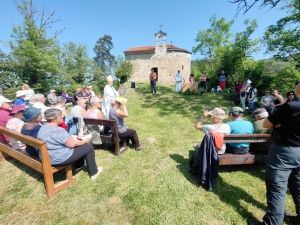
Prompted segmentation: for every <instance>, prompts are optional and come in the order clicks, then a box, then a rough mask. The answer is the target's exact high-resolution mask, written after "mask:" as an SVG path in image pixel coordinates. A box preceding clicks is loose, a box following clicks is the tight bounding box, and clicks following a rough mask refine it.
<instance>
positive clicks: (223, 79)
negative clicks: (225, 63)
mask: <svg viewBox="0 0 300 225" xmlns="http://www.w3.org/2000/svg"><path fill="white" fill-rule="evenodd" d="M228 77H229V75H227V74H225V73H224V70H221V73H220V74H219V75H218V79H219V80H220V87H221V89H222V92H224V90H225V87H226V80H227V79H228Z"/></svg>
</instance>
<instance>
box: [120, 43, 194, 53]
mask: <svg viewBox="0 0 300 225" xmlns="http://www.w3.org/2000/svg"><path fill="white" fill-rule="evenodd" d="M166 46H167V51H179V52H187V53H190V52H189V51H188V50H186V49H183V48H178V47H176V46H175V45H172V44H167V45H166ZM154 51H155V46H139V47H132V48H130V49H128V50H126V51H124V53H125V54H126V53H129V54H132V53H133V54H134V53H140V52H149V53H150V52H154Z"/></svg>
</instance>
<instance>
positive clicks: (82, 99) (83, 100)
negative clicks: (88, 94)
mask: <svg viewBox="0 0 300 225" xmlns="http://www.w3.org/2000/svg"><path fill="white" fill-rule="evenodd" d="M81 102H86V99H85V98H79V99H78V100H77V104H79V103H81Z"/></svg>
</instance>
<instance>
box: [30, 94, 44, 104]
mask: <svg viewBox="0 0 300 225" xmlns="http://www.w3.org/2000/svg"><path fill="white" fill-rule="evenodd" d="M44 97H45V96H44V95H43V94H35V95H34V96H33V99H34V101H36V102H39V101H40V100H41V99H42V98H44Z"/></svg>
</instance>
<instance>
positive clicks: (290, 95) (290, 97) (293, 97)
mask: <svg viewBox="0 0 300 225" xmlns="http://www.w3.org/2000/svg"><path fill="white" fill-rule="evenodd" d="M286 97H287V101H286V102H292V101H298V98H297V97H296V95H295V92H294V91H289V92H288V93H286Z"/></svg>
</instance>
